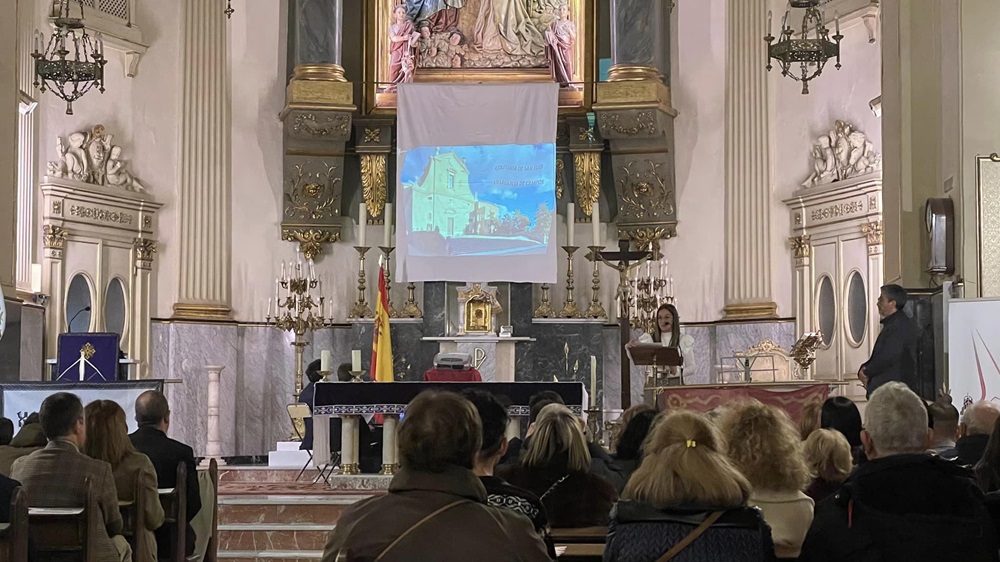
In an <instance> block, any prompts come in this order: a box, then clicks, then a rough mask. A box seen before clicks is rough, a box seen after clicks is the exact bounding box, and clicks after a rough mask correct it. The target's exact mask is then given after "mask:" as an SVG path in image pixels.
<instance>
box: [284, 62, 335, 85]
mask: <svg viewBox="0 0 1000 562" xmlns="http://www.w3.org/2000/svg"><path fill="white" fill-rule="evenodd" d="M292 80H319V81H326V82H347V78H346V77H345V76H344V68H343V67H342V66H340V65H339V64H300V65H298V66H296V67H295V70H293V71H292Z"/></svg>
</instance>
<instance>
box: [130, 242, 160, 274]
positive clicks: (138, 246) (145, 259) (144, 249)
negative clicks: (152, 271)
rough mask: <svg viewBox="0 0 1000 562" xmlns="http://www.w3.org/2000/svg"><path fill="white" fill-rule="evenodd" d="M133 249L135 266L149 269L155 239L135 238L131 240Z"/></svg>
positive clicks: (154, 250) (154, 248) (154, 251)
mask: <svg viewBox="0 0 1000 562" xmlns="http://www.w3.org/2000/svg"><path fill="white" fill-rule="evenodd" d="M132 249H133V250H135V261H136V266H138V267H142V268H143V269H149V268H150V267H151V266H152V262H153V254H155V253H156V241H155V240H150V239H149V238H136V239H135V240H133V241H132Z"/></svg>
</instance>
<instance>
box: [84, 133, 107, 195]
mask: <svg viewBox="0 0 1000 562" xmlns="http://www.w3.org/2000/svg"><path fill="white" fill-rule="evenodd" d="M110 146H111V136H110V135H105V136H100V137H93V138H92V139H91V141H90V144H89V145H87V154H88V155H89V156H90V183H92V184H95V185H104V183H105V170H106V164H107V160H108V148H109V147H110Z"/></svg>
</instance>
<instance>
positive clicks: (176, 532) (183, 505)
mask: <svg viewBox="0 0 1000 562" xmlns="http://www.w3.org/2000/svg"><path fill="white" fill-rule="evenodd" d="M194 477H197V475H194ZM175 483H176V485H175V486H174V487H173V488H166V489H160V490H158V492H159V496H160V505H162V506H163V524H164V525H172V531H171V533H170V545H171V549H170V560H173V561H175V562H184V557H185V552H187V465H185V464H184V463H183V462H179V463H177V480H176V482H175Z"/></svg>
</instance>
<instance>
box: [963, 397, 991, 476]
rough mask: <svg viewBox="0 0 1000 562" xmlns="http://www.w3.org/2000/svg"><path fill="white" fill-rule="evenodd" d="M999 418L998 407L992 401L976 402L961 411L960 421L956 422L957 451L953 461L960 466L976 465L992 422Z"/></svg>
mask: <svg viewBox="0 0 1000 562" xmlns="http://www.w3.org/2000/svg"><path fill="white" fill-rule="evenodd" d="M997 418H1000V409H998V408H997V406H996V404H994V403H992V402H986V401H983V402H976V403H975V404H973V405H971V406H969V407H968V408H966V409H965V411H964V412H962V422H961V423H960V424H958V441H956V442H955V450H956V451H957V452H958V455H957V458H956V459H955V462H957V463H958V464H960V465H962V466H976V463H978V462H979V459H981V458H983V451H985V450H986V443H987V442H988V441H989V440H990V433H991V432H992V431H993V424H994V423H996V421H997Z"/></svg>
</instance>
